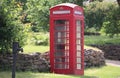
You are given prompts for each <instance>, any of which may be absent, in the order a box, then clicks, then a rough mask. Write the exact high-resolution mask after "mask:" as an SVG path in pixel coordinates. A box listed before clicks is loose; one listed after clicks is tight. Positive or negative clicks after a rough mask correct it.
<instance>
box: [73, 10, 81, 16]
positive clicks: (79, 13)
mask: <svg viewBox="0 0 120 78" xmlns="http://www.w3.org/2000/svg"><path fill="white" fill-rule="evenodd" d="M74 14H77V15H82V12H80V11H75V12H74Z"/></svg>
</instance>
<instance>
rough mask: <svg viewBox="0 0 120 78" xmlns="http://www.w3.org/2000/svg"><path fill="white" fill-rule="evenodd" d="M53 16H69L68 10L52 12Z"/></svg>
mask: <svg viewBox="0 0 120 78" xmlns="http://www.w3.org/2000/svg"><path fill="white" fill-rule="evenodd" d="M53 14H70V10H62V11H53Z"/></svg>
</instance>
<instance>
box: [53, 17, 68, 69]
mask: <svg viewBox="0 0 120 78" xmlns="http://www.w3.org/2000/svg"><path fill="white" fill-rule="evenodd" d="M54 30H55V31H54V40H55V43H54V46H55V48H54V69H69V20H64V19H61V20H54Z"/></svg>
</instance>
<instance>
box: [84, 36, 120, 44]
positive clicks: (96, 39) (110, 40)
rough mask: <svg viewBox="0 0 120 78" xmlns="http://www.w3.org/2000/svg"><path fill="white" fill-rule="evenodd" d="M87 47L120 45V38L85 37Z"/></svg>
mask: <svg viewBox="0 0 120 78" xmlns="http://www.w3.org/2000/svg"><path fill="white" fill-rule="evenodd" d="M84 41H85V45H92V44H97V45H105V44H118V45H119V44H120V36H118V37H117V36H116V37H114V38H109V37H108V36H85V40H84Z"/></svg>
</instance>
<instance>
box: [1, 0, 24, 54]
mask: <svg viewBox="0 0 120 78" xmlns="http://www.w3.org/2000/svg"><path fill="white" fill-rule="evenodd" d="M1 3H2V5H0V52H2V53H5V52H6V53H8V52H10V51H11V48H12V46H11V45H12V42H14V41H17V42H19V43H20V45H21V46H22V45H24V42H25V40H26V39H25V34H24V31H23V29H24V27H23V25H22V24H21V22H20V21H19V18H18V16H19V15H18V14H19V12H20V10H19V9H18V8H17V7H16V8H14V7H15V4H14V3H15V2H14V1H12V2H9V1H6V0H5V1H4V0H2V2H1Z"/></svg>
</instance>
